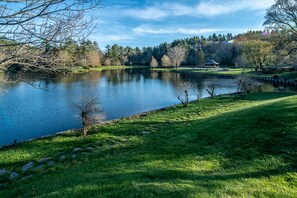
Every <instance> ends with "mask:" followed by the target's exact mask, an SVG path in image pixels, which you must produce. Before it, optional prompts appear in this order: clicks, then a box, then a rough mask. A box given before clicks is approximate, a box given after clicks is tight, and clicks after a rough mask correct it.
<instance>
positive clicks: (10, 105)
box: [0, 69, 292, 146]
mask: <svg viewBox="0 0 297 198" xmlns="http://www.w3.org/2000/svg"><path fill="white" fill-rule="evenodd" d="M26 80H27V81H30V82H32V80H33V79H30V78H27V79H26ZM185 82H187V83H191V84H192V88H191V89H192V90H191V91H190V96H191V100H194V99H195V98H196V93H197V92H199V94H200V95H201V96H202V97H207V96H208V94H207V92H206V87H207V86H208V85H210V84H212V83H214V84H216V86H217V88H216V94H227V93H234V92H236V91H237V85H236V81H235V80H234V79H226V78H216V77H202V76H200V77H195V78H186V77H185V75H182V74H175V73H171V72H157V71H150V70H147V69H126V70H110V71H103V72H94V73H86V74H79V75H74V76H66V77H65V76H64V77H57V78H54V79H52V78H51V79H42V80H38V81H35V83H34V84H35V85H38V86H39V85H40V87H41V88H43V89H46V91H45V90H41V89H38V88H36V87H33V86H32V85H30V84H28V83H26V82H18V83H16V84H2V89H3V88H5V89H6V90H7V91H6V92H5V93H4V94H2V95H0V146H4V145H8V144H12V143H13V142H14V140H16V141H17V142H21V141H25V140H29V139H32V138H38V137H43V136H47V135H51V134H55V133H57V132H60V131H66V130H69V129H74V128H80V127H81V121H80V117H79V115H78V114H77V112H76V111H75V109H74V108H73V102H75V101H78V100H79V99H80V98H81V97H83V96H96V97H98V98H99V99H100V102H101V106H102V108H103V111H104V112H105V114H106V120H112V119H117V118H121V117H125V116H130V115H133V114H137V113H141V112H145V111H150V110H153V109H158V108H162V107H166V106H170V105H174V104H178V103H179V101H178V99H177V95H179V94H180V92H181V91H180V85H181V84H183V83H185ZM262 91H263V92H279V91H282V92H291V91H292V90H290V89H285V88H282V87H277V86H273V85H270V84H263V86H262Z"/></svg>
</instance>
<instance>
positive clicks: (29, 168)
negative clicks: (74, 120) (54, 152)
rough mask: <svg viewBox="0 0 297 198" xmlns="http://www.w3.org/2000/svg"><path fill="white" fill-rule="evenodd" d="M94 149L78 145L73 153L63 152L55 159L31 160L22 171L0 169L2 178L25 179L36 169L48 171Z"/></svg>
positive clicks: (88, 153)
mask: <svg viewBox="0 0 297 198" xmlns="http://www.w3.org/2000/svg"><path fill="white" fill-rule="evenodd" d="M94 149H95V148H94V147H87V148H86V149H82V148H79V147H78V148H74V149H73V151H72V152H71V153H69V154H62V155H61V156H59V157H57V158H55V159H54V158H53V157H46V158H42V159H40V160H38V161H37V162H34V161H31V162H28V163H26V164H24V165H23V166H22V168H21V171H19V172H16V171H9V170H6V169H0V178H4V179H9V180H15V179H22V180H24V179H27V178H30V177H32V174H33V173H34V171H35V172H36V171H41V170H42V172H46V171H47V168H50V167H53V166H55V165H56V163H57V162H58V161H60V162H62V161H64V160H66V158H70V159H71V158H72V159H75V158H77V157H78V156H79V155H90V154H91V153H90V152H92V151H93V150H94ZM84 150H87V151H84ZM30 174H31V175H30Z"/></svg>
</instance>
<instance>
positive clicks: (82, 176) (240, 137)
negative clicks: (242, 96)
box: [7, 102, 297, 197]
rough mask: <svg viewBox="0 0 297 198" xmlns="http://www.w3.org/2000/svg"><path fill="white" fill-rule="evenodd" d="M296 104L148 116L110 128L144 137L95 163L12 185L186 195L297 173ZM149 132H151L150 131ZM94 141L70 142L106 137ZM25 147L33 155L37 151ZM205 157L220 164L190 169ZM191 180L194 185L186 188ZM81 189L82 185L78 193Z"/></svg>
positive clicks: (104, 130)
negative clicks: (184, 117)
mask: <svg viewBox="0 0 297 198" xmlns="http://www.w3.org/2000/svg"><path fill="white" fill-rule="evenodd" d="M292 108H296V105H295V104H294V103H290V102H282V103H279V102H275V103H270V104H268V105H263V106H255V107H252V108H249V109H243V110H238V111H232V112H227V113H224V114H220V115H219V116H213V117H211V118H207V119H202V120H191V121H169V122H166V121H163V122H155V121H151V120H150V119H146V118H143V119H138V120H135V121H133V122H122V123H118V124H116V125H113V126H110V127H108V126H107V127H103V128H102V131H101V132H102V133H105V134H112V135H113V136H115V137H125V138H133V137H137V139H138V140H139V141H136V142H135V143H133V144H130V143H129V141H128V142H127V143H126V145H125V146H123V147H121V148H117V147H113V148H109V149H106V150H103V151H101V152H100V154H98V155H97V156H96V157H94V158H90V161H89V162H85V161H84V160H83V159H81V161H80V159H78V163H75V164H71V162H67V163H65V164H63V166H64V167H62V168H61V169H56V170H55V172H51V173H49V174H48V175H45V176H44V178H41V175H37V176H36V177H34V178H33V179H32V180H31V181H27V183H26V182H25V183H24V182H14V183H13V184H12V185H11V186H10V187H8V188H7V190H11V191H12V189H13V188H16V189H17V190H16V191H14V194H15V195H20V193H29V194H30V193H31V192H24V189H30V188H31V187H32V186H38V184H39V183H40V182H41V183H42V182H44V183H46V182H47V181H48V182H49V181H50V182H54V183H55V184H53V186H44V187H42V189H35V190H36V193H37V194H38V195H42V194H43V193H51V192H56V193H58V194H59V195H62V194H64V191H63V189H59V187H58V185H63V183H65V182H66V184H65V188H68V189H69V192H68V191H67V190H66V194H67V192H68V196H70V195H72V193H74V194H73V195H77V196H83V195H86V194H88V193H90V194H92V193H94V194H96V193H101V195H102V196H105V197H110V196H114V197H125V195H127V197H129V194H127V193H131V197H137V196H142V197H143V196H145V197H147V196H151V195H152V196H156V195H160V196H163V195H164V196H165V195H168V196H170V195H172V196H175V195H176V196H180V197H182V196H185V197H186V196H190V195H191V194H192V193H202V194H203V193H206V194H209V193H210V194H211V193H215V192H219V190H220V189H221V188H224V186H226V185H228V184H230V182H231V183H232V182H234V181H235V182H240V181H241V180H244V179H250V178H253V179H261V178H263V177H268V178H269V177H272V176H278V175H281V176H283V175H285V174H287V173H296V172H297V168H296V156H297V155H296V153H297V148H296V145H297V131H296V123H297V117H296V116H292V115H291V111H292ZM247 118H249V119H247ZM143 131H148V132H151V133H149V134H143V133H142V132H143ZM89 138H90V139H73V140H71V141H72V142H71V144H69V146H68V147H69V149H70V148H73V146H79V145H82V144H87V143H90V142H94V141H102V140H103V139H106V137H99V136H97V137H89ZM124 144H125V143H124ZM63 146H64V147H63ZM51 147H57V148H59V147H63V148H68V147H65V142H63V141H62V142H57V141H55V142H53V143H52V144H51V145H50V147H48V148H51ZM41 148H46V147H41ZM23 149H24V150H25V151H26V152H30V149H32V148H30V147H29V148H26V147H25V148H23ZM26 149H27V150H26ZM33 150H34V149H33ZM188 159H189V160H190V161H189V162H187V160H188ZM201 161H206V162H211V163H215V162H217V164H212V168H210V170H208V171H205V170H204V171H202V170H196V171H194V170H191V171H190V170H189V169H191V168H189V167H188V166H191V165H192V164H195V163H196V162H200V164H199V163H198V165H196V166H199V165H200V166H201V169H203V168H205V167H203V166H204V164H203V163H201ZM23 162H24V161H22V163H23ZM19 163H20V162H18V163H14V162H12V163H10V164H7V165H10V166H17V165H19ZM158 163H159V165H158ZM257 163H259V165H257ZM174 166H176V168H174ZM198 168H199V167H198ZM66 170H68V171H66ZM60 174H61V175H63V177H60V176H59V175H60ZM68 181H71V182H69V183H67V182H68ZM183 181H187V182H190V183H192V184H191V185H190V184H189V185H185V186H183V185H182V183H183ZM222 182H223V183H222ZM137 184H138V185H137ZM77 186H80V187H81V188H80V190H75V189H76V188H77ZM90 186H91V187H92V186H93V189H92V188H91V189H90V188H88V187H90ZM35 188H36V187H35ZM73 190H74V191H73ZM125 193H126V194H125ZM146 193H147V194H146ZM270 193H271V192H270ZM30 195H33V194H30ZM44 195H45V194H44ZM109 195H110V196H109ZM122 195H123V196H122Z"/></svg>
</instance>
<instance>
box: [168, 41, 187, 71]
mask: <svg viewBox="0 0 297 198" xmlns="http://www.w3.org/2000/svg"><path fill="white" fill-rule="evenodd" d="M186 55H187V49H186V48H185V47H182V46H180V45H178V46H175V47H173V48H171V49H169V52H168V56H169V58H170V59H171V63H172V65H173V66H174V67H175V68H176V69H177V68H178V67H179V66H180V65H181V63H182V62H183V61H185V59H186Z"/></svg>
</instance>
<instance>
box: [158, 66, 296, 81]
mask: <svg viewBox="0 0 297 198" xmlns="http://www.w3.org/2000/svg"><path fill="white" fill-rule="evenodd" d="M226 69H228V70H226V71H215V70H213V69H203V70H197V69H193V68H178V69H177V70H175V69H172V68H171V69H162V68H160V69H156V70H161V71H166V70H169V71H175V72H179V73H211V74H228V75H246V76H254V77H273V76H274V75H278V76H279V78H287V79H289V80H297V72H283V73H277V74H264V73H261V72H255V70H254V69H253V68H245V69H244V70H243V69H242V68H241V69H239V68H226Z"/></svg>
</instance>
